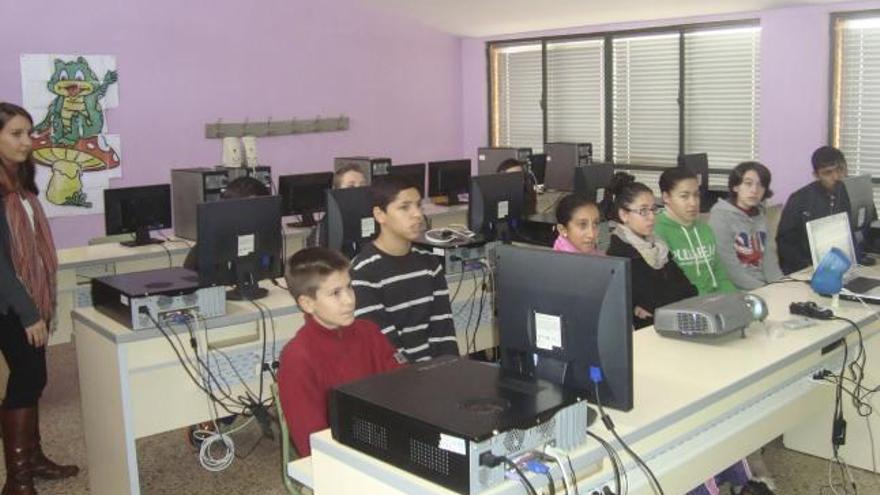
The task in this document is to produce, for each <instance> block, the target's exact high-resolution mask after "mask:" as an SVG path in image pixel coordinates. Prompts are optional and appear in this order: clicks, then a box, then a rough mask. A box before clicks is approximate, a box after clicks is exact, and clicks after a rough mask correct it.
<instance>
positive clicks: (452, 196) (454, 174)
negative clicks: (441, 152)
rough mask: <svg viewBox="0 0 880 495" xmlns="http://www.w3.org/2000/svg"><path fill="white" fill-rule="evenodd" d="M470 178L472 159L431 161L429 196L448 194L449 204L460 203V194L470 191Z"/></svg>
mask: <svg viewBox="0 0 880 495" xmlns="http://www.w3.org/2000/svg"><path fill="white" fill-rule="evenodd" d="M470 178H471V161H470V160H446V161H440V162H429V163H428V196H431V197H437V196H446V198H447V201H448V204H450V205H454V204H458V203H459V202H460V200H459V195H461V194H467V192H468V187H469V186H470Z"/></svg>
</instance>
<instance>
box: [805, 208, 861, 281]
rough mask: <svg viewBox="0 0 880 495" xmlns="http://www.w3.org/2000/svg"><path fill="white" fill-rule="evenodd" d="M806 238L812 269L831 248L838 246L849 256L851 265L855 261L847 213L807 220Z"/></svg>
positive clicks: (853, 264)
mask: <svg viewBox="0 0 880 495" xmlns="http://www.w3.org/2000/svg"><path fill="white" fill-rule="evenodd" d="M807 239H809V241H810V255H811V256H812V258H813V269H814V270H815V268H816V267H817V266H818V265H819V262H820V261H822V258H823V257H824V256H825V254H827V253H828V251H830V250H831V248H835V247H836V248H838V249H840V250H841V251H843V252H844V253H846V255H847V257H849V260H850V262H852V266H853V267H854V266H855V265H856V263H855V249H854V248H853V240H852V231H851V230H850V228H849V215H848V214H847V213H837V214H836V215H830V216H827V217H824V218H819V219H817V220H811V221H809V222H807Z"/></svg>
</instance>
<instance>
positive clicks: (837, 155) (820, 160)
mask: <svg viewBox="0 0 880 495" xmlns="http://www.w3.org/2000/svg"><path fill="white" fill-rule="evenodd" d="M810 161H811V162H813V172H818V171H819V170H820V169H823V168H829V167H846V158H844V156H843V152H842V151H840V150H839V149H837V148H835V147H834V146H820V147H819V148H817V149H816V151H814V152H813V156H812V158H811V159H810Z"/></svg>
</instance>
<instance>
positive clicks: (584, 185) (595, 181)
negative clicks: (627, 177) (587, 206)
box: [574, 163, 614, 202]
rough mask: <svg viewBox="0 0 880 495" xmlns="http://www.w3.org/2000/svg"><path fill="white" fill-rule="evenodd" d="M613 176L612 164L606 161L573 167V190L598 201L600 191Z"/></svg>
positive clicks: (602, 190) (609, 183)
mask: <svg viewBox="0 0 880 495" xmlns="http://www.w3.org/2000/svg"><path fill="white" fill-rule="evenodd" d="M613 177H614V165H610V164H607V163H593V164H591V165H584V166H583V167H577V168H575V169H574V192H575V194H580V195H582V196H586V197H587V198H590V200H591V201H596V202H598V201H600V200H601V199H602V198H601V197H600V196H602V194H600V193H602V192H604V191H605V189H606V188H608V186H609V185H611V179H612V178H613Z"/></svg>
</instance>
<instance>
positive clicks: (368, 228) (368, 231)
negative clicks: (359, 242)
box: [361, 217, 376, 237]
mask: <svg viewBox="0 0 880 495" xmlns="http://www.w3.org/2000/svg"><path fill="white" fill-rule="evenodd" d="M374 233H376V221H375V220H373V217H365V218H361V237H370V236H371V235H373V234H374Z"/></svg>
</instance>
